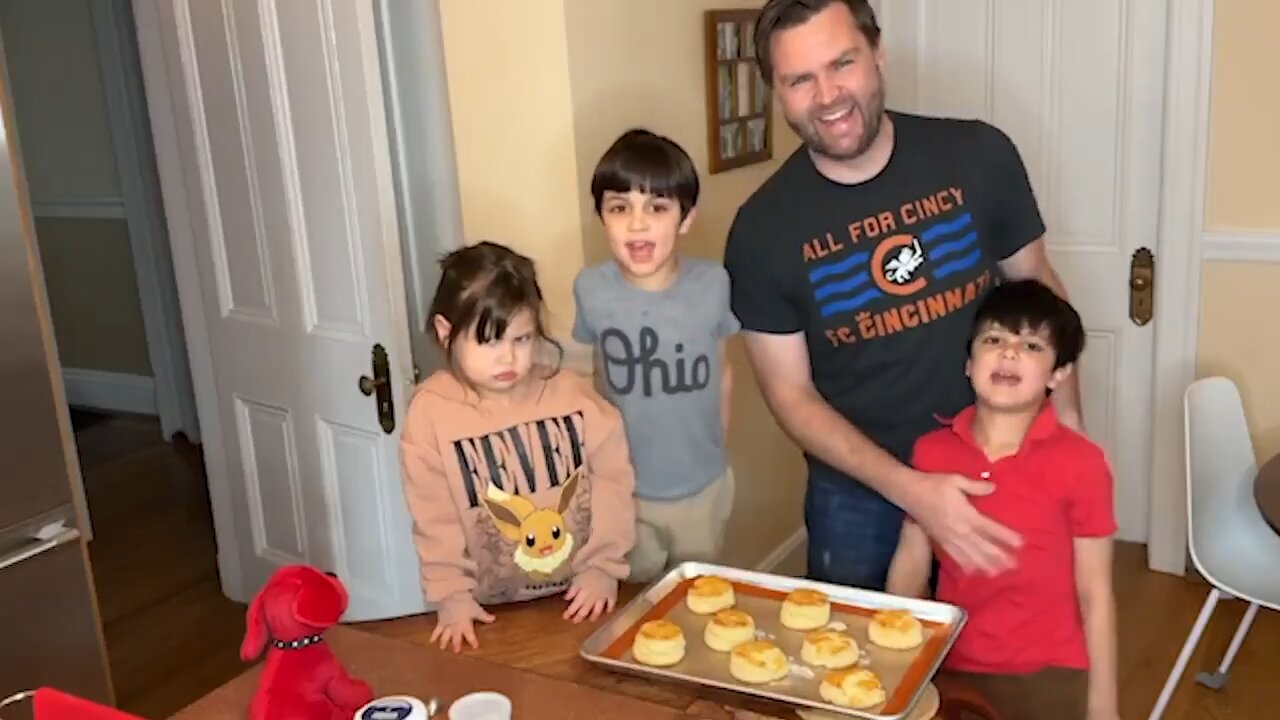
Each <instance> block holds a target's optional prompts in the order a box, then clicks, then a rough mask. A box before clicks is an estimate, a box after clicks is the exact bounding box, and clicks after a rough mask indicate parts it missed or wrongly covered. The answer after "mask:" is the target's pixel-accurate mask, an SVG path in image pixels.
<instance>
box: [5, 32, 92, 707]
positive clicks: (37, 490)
mask: <svg viewBox="0 0 1280 720" xmlns="http://www.w3.org/2000/svg"><path fill="white" fill-rule="evenodd" d="M0 110H2V111H3V112H2V113H0V114H2V116H3V117H2V118H0V119H2V122H0V698H4V697H7V696H9V695H11V694H13V693H16V692H19V691H21V690H26V689H31V688H36V687H42V686H49V687H56V688H58V689H60V690H63V691H65V692H69V693H73V694H75V695H79V696H80V697H83V698H85V699H88V700H93V701H95V702H100V703H104V704H114V703H113V698H112V692H111V681H110V675H109V671H108V669H107V658H106V650H105V647H104V644H103V637H102V626H101V623H100V621H99V617H98V608H97V598H96V596H95V594H94V587H93V579H92V576H91V573H90V570H89V559H88V553H87V552H86V549H85V540H84V538H83V537H81V530H82V528H80V527H79V525H78V519H77V514H76V512H75V506H74V504H73V494H72V479H73V478H72V475H71V473H72V472H77V473H78V472H79V470H78V466H77V465H76V464H74V463H70V464H69V463H68V457H69V454H73V453H74V452H75V445H74V440H73V438H72V435H71V430H70V423H69V421H68V420H67V417H66V412H65V410H64V409H63V408H62V407H61V406H60V404H59V403H60V398H61V397H62V393H61V391H58V392H57V393H55V390H54V389H55V387H60V386H61V383H62V377H61V370H60V369H59V367H58V363H57V352H56V348H55V346H54V339H53V328H52V325H51V323H50V320H49V313H48V301H47V296H46V293H45V285H44V276H43V273H42V272H41V269H40V259H39V255H38V250H37V246H36V238H35V233H34V229H33V227H34V226H33V223H32V219H31V204H30V200H29V198H28V194H27V184H26V176H25V174H24V172H23V166H22V157H21V154H20V153H19V152H18V135H17V129H16V128H17V125H16V120H15V115H14V107H13V96H12V93H11V90H10V84H9V75H8V71H7V68H6V66H5V62H4V46H3V42H2V41H0ZM73 468H77V469H73ZM77 480H78V479H77ZM4 712H5V716H4V720H18V719H19V718H23V717H24V715H23V713H29V710H27V709H25V708H19V709H18V711H17V712H11V710H10V709H8V708H6V710H5V711H4Z"/></svg>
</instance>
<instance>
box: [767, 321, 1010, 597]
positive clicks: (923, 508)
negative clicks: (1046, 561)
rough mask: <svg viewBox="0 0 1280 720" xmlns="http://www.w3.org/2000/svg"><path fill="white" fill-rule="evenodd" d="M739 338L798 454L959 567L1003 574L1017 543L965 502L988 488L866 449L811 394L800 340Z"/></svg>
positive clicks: (864, 441) (799, 336)
mask: <svg viewBox="0 0 1280 720" xmlns="http://www.w3.org/2000/svg"><path fill="white" fill-rule="evenodd" d="M743 335H744V336H745V339H746V347H747V356H748V357H749V358H750V360H751V365H752V368H753V369H754V371H755V376H756V380H757V382H758V383H759V385H760V389H761V392H762V393H763V395H764V399H765V403H766V404H767V405H768V406H769V410H770V412H771V413H773V416H774V417H775V418H776V419H777V420H778V424H779V425H781V426H782V429H783V431H784V432H786V433H787V435H789V436H790V437H791V438H792V439H793V440H795V442H796V443H797V444H798V445H800V447H801V448H803V449H804V450H805V451H806V452H808V453H809V454H811V455H813V456H815V457H817V458H819V459H821V460H822V461H823V462H825V463H827V464H828V465H830V466H832V467H834V468H836V469H838V470H840V471H841V472H843V473H844V474H846V475H848V476H850V477H853V478H857V479H858V480H860V481H861V482H863V483H865V484H867V485H868V486H870V487H871V488H873V489H875V490H876V491H877V492H879V493H880V494H881V495H883V496H884V497H885V498H887V499H888V500H889V501H890V502H892V503H894V504H895V505H897V506H898V507H901V508H904V509H905V510H906V511H907V512H909V513H910V514H911V515H912V516H913V517H915V518H916V519H917V521H918V522H920V524H921V525H923V526H924V529H925V531H926V532H927V533H928V534H929V535H930V536H931V537H933V538H935V539H936V540H937V541H938V542H939V544H941V545H942V547H943V548H945V549H946V550H947V552H948V553H949V554H950V555H952V556H953V557H954V558H955V559H956V561H957V562H959V563H960V564H961V565H963V566H965V567H969V568H976V569H979V570H985V571H987V572H992V573H994V572H998V571H1000V570H1002V569H1004V568H1007V567H1009V565H1010V563H1011V562H1012V559H1011V557H1010V554H1009V553H1008V551H1007V550H1005V549H1004V548H1003V547H1001V546H1008V547H1016V546H1018V545H1019V544H1020V543H1021V540H1020V538H1019V537H1018V535H1017V534H1016V533H1014V532H1013V531H1011V530H1009V529H1008V528H1006V527H1004V526H1003V525H1000V524H998V523H996V522H994V521H992V520H990V519H988V518H986V517H984V516H983V515H981V514H980V513H978V511H977V510H975V509H974V508H973V506H972V505H971V504H970V503H969V501H968V499H967V498H966V494H985V493H988V492H990V491H991V485H990V483H983V482H976V481H973V480H970V479H969V478H965V477H962V476H960V475H940V476H933V477H929V476H926V475H925V474H923V473H920V472H917V471H916V470H913V469H912V468H909V467H907V466H906V465H903V464H902V463H900V462H898V460H897V459H896V458H894V457H893V456H892V455H890V454H889V453H888V452H886V451H885V450H884V449H883V448H881V447H880V446H879V445H876V444H875V443H874V442H872V441H871V439H869V438H868V437H867V436H866V435H864V434H863V433H862V432H861V431H859V430H858V428H856V427H854V426H853V424H852V423H850V422H849V421H848V420H846V419H845V418H844V417H843V416H841V415H840V414H839V413H837V412H836V411H835V410H834V409H833V408H832V407H831V406H830V405H829V404H828V403H827V402H826V401H825V400H824V399H823V398H822V396H821V395H819V394H818V391H817V388H815V387H814V385H813V379H812V374H811V369H810V364H809V349H808V346H807V345H806V344H805V337H804V333H789V334H769V333H759V332H745V333H743Z"/></svg>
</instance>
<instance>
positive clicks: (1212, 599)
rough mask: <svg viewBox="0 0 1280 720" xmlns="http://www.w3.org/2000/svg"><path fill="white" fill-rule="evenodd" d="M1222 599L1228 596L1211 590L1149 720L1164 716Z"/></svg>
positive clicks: (1215, 589)
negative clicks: (1179, 681)
mask: <svg viewBox="0 0 1280 720" xmlns="http://www.w3.org/2000/svg"><path fill="white" fill-rule="evenodd" d="M1222 597H1227V595H1226V593H1224V592H1222V591H1221V590H1219V589H1218V588H1216V587H1215V588H1212V589H1211V590H1209V596H1208V597H1206V598H1205V599H1204V606H1203V607H1201V608H1200V616H1199V617H1197V618H1196V624H1195V625H1193V626H1192V627H1191V634H1190V635H1188V636H1187V641H1186V642H1185V643H1183V644H1182V652H1180V653H1178V659H1177V660H1176V661H1174V663H1173V671H1172V672H1170V673H1169V679H1168V680H1166V681H1165V683H1164V689H1162V690H1161V691H1160V697H1159V698H1157V699H1156V704H1155V707H1153V708H1151V714H1150V715H1148V716H1147V720H1160V718H1161V717H1162V716H1163V715H1164V710H1165V707H1166V706H1168V704H1169V698H1171V697H1173V691H1174V689H1175V688H1176V687H1177V686H1178V680H1179V679H1181V678H1182V672H1183V671H1184V670H1186V669H1187V662H1188V661H1189V660H1191V653H1192V652H1194V651H1195V649H1196V644H1197V643H1199V642H1200V636H1201V635H1203V634H1204V628H1205V626H1206V625H1208V624H1209V618H1210V617H1212V616H1213V609H1214V608H1215V607H1217V605H1218V600H1219V599H1220V598H1222Z"/></svg>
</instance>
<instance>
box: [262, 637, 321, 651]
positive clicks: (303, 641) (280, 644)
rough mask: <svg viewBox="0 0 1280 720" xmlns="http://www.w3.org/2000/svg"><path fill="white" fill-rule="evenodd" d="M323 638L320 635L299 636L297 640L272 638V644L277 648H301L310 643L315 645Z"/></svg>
mask: <svg viewBox="0 0 1280 720" xmlns="http://www.w3.org/2000/svg"><path fill="white" fill-rule="evenodd" d="M322 639H323V638H321V637H320V636H319V635H308V636H307V637H303V638H298V639H297V640H272V641H271V644H272V645H274V646H275V648H276V649H277V650H301V649H302V648H304V647H307V646H309V645H315V644H316V643H318V642H320V641H321V640H322Z"/></svg>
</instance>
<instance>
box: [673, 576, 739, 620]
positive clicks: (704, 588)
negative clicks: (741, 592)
mask: <svg viewBox="0 0 1280 720" xmlns="http://www.w3.org/2000/svg"><path fill="white" fill-rule="evenodd" d="M684 601H685V604H686V605H688V606H689V609H690V610H692V611H693V612H695V613H697V614H699V615H711V614H712V613H717V612H719V611H721V610H724V609H725V608H731V607H733V605H734V603H735V602H737V598H736V597H734V594H733V585H732V584H730V583H729V581H728V580H725V579H724V578H722V577H716V576H714V575H703V576H702V577H699V578H698V579H697V580H694V581H693V584H692V585H690V586H689V592H688V593H687V594H686V595H685V598H684Z"/></svg>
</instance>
